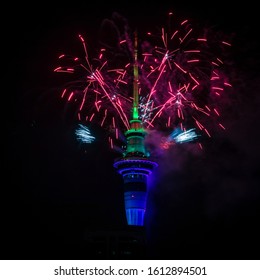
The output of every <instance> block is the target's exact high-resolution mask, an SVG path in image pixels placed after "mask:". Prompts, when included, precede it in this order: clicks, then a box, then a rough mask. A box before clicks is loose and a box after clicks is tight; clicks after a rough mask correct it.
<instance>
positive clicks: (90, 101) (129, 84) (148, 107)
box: [54, 13, 232, 148]
mask: <svg viewBox="0 0 260 280" xmlns="http://www.w3.org/2000/svg"><path fill="white" fill-rule="evenodd" d="M168 16H169V17H170V19H171V20H170V22H173V23H172V24H171V25H170V26H169V27H168V29H166V28H165V27H162V28H161V29H160V30H158V31H156V32H153V33H152V32H147V33H146V34H145V35H144V36H143V37H141V36H140V35H139V34H138V57H137V63H138V83H137V84H138V94H139V100H138V112H139V119H140V121H141V123H142V126H143V127H144V129H145V130H146V131H147V132H148V133H149V130H151V129H152V130H159V131H161V132H163V133H165V134H166V135H168V136H167V137H168V138H166V139H167V141H166V142H167V143H173V142H175V143H184V142H190V141H193V140H194V139H197V138H198V134H199V135H201V136H203V135H205V136H208V137H211V135H212V133H211V129H212V130H214V128H213V127H214V126H216V127H219V128H220V129H225V126H224V125H223V123H222V122H221V121H220V120H221V106H220V104H221V99H223V98H226V94H227V93H226V92H227V91H228V90H230V88H231V87H232V85H231V83H230V82H229V80H228V78H227V76H226V75H225V63H224V58H222V57H221V55H222V54H224V53H226V51H228V49H229V48H230V47H231V44H230V43H229V42H227V41H225V40H222V39H221V40H220V39H219V38H216V37H218V36H214V34H213V33H212V32H210V31H207V32H206V31H205V30H200V29H199V30H196V28H194V27H193V26H192V24H191V22H190V21H189V20H183V21H180V22H175V21H173V20H172V19H173V18H172V17H173V14H172V13H169V15H168ZM105 23H106V24H110V25H111V27H112V29H114V30H115V31H116V32H115V34H117V38H116V39H115V41H114V42H113V43H111V42H110V44H109V43H107V42H106V41H104V40H103V41H101V44H100V45H101V46H100V49H99V50H97V53H96V56H95V57H93V58H91V57H90V56H89V53H88V46H87V44H86V41H85V39H84V38H83V36H81V35H79V40H80V42H81V44H82V50H83V51H84V54H83V58H79V57H74V56H71V55H61V56H60V57H59V59H60V62H61V66H59V67H57V68H56V69H55V70H54V71H55V72H66V73H69V74H71V75H72V77H73V79H72V80H73V82H70V83H69V86H68V87H66V88H65V89H64V90H63V92H62V98H66V99H67V102H69V103H73V104H74V105H76V115H77V118H78V121H80V122H86V123H90V122H95V123H97V124H98V125H100V126H101V127H102V128H104V129H105V131H107V133H108V141H109V144H110V146H111V148H114V147H115V146H116V143H117V142H119V141H120V139H122V137H120V135H123V134H124V132H125V131H127V130H128V129H129V128H130V121H129V120H130V119H131V117H130V116H131V115H132V108H133V107H132V104H133V96H132V92H133V79H134V77H133V76H134V75H133V73H134V46H133V45H134V35H133V34H134V32H131V29H130V28H129V26H127V25H126V24H124V26H123V28H122V27H120V26H118V25H117V24H116V23H115V22H113V21H112V20H109V21H108V20H107V21H106V22H105ZM196 131H199V133H196ZM173 132H175V133H176V132H178V133H177V134H173ZM87 139H88V138H87Z"/></svg>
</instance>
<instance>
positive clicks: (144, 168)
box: [114, 34, 157, 226]
mask: <svg viewBox="0 0 260 280" xmlns="http://www.w3.org/2000/svg"><path fill="white" fill-rule="evenodd" d="M133 71H134V79H133V107H132V118H131V120H130V129H128V130H127V131H126V132H125V136H126V139H127V145H126V150H125V152H124V154H123V157H121V158H120V159H117V160H116V161H115V163H114V167H115V169H116V170H117V172H118V173H119V174H121V176H122V177H123V182H124V200H125V211H126V218H127V223H128V225H131V226H143V225H144V216H145V211H146V200H147V188H148V176H149V175H150V174H151V173H152V171H153V169H154V168H155V167H156V166H157V163H156V162H154V161H152V160H150V159H149V153H148V152H147V151H146V147H145V143H144V140H145V136H146V131H145V129H144V127H143V124H142V121H141V120H140V119H139V112H138V107H139V92H138V63H137V36H136V34H135V47H134V66H133Z"/></svg>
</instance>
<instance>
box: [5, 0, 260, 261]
mask: <svg viewBox="0 0 260 280" xmlns="http://www.w3.org/2000/svg"><path fill="white" fill-rule="evenodd" d="M77 2H80V3H77ZM108 2H109V4H108V3H106V4H98V5H97V4H95V3H94V6H89V5H88V1H73V2H69V3H68V4H64V3H62V4H61V5H60V6H55V7H54V6H53V4H46V2H43V3H38V2H37V3H36V2H35V4H33V5H32V4H30V5H29V4H28V5H26V4H20V6H16V7H15V9H14V7H10V8H9V9H7V8H6V12H7V13H8V16H9V19H10V21H9V22H6V23H5V24H3V25H2V28H3V29H5V32H3V34H4V35H3V36H5V40H4V41H5V43H4V47H5V48H6V51H7V52H5V53H2V56H3V57H4V60H6V58H7V63H5V65H4V66H3V65H2V67H3V68H4V70H5V73H4V76H3V77H4V80H3V83H2V86H4V90H2V95H4V96H5V97H6V99H4V100H5V101H4V103H3V107H2V109H3V112H5V113H4V117H3V118H2V123H4V124H5V126H6V128H5V130H4V131H2V133H3V134H2V135H3V136H2V138H4V141H6V144H4V145H3V146H2V150H3V152H4V157H5V160H4V162H3V165H4V174H3V175H4V176H3V179H2V190H4V194H6V195H4V196H2V202H3V203H2V205H3V210H2V211H1V214H2V216H3V219H2V227H1V228H2V229H1V232H2V234H3V239H2V242H3V243H5V246H4V247H5V248H6V249H4V250H1V259H55V258H58V259H64V258H65V259H85V258H91V256H89V255H87V257H86V255H84V251H83V249H82V248H83V246H82V243H83V240H84V235H85V234H86V232H88V231H90V232H93V231H103V232H106V231H110V230H111V231H113V230H114V231H116V230H127V227H126V221H125V216H124V201H123V188H122V180H121V178H120V176H119V175H118V174H117V173H116V171H115V170H114V168H113V161H114V159H115V154H114V153H113V152H111V151H110V150H109V149H108V147H107V145H106V143H104V142H103V141H97V142H96V143H93V144H91V145H92V146H87V147H86V145H82V144H81V143H79V142H78V141H77V140H76V138H75V134H74V130H75V128H76V125H77V123H76V121H75V119H73V118H72V116H71V114H70V113H69V112H68V111H67V110H66V106H65V104H64V103H63V102H62V101H61V99H60V92H61V88H62V87H63V84H62V83H63V82H64V80H63V78H62V77H61V76H59V74H57V73H54V72H53V69H54V68H55V67H56V66H57V63H58V61H57V56H58V55H59V54H60V53H61V52H66V51H69V50H70V49H73V50H75V52H74V53H76V52H77V48H79V45H78V38H77V35H78V34H84V35H85V36H86V37H87V38H90V39H91V40H92V41H93V43H94V44H95V43H96V42H97V40H96V37H97V34H98V31H99V28H100V26H101V22H102V21H103V20H104V19H105V18H111V16H112V14H113V12H117V13H119V14H121V15H122V16H124V17H125V18H126V19H127V20H128V21H129V25H130V26H132V27H133V29H134V28H135V27H137V28H138V29H140V30H144V31H146V30H147V29H149V28H150V27H152V28H153V27H155V26H156V25H158V26H160V25H163V24H164V23H165V22H164V20H165V15H167V13H168V12H169V11H173V12H174V13H176V14H177V16H178V17H180V18H191V19H192V20H193V21H195V22H196V21H197V22H199V23H200V24H202V25H204V23H205V25H206V26H213V27H214V28H216V29H217V30H220V31H222V32H223V33H225V34H230V38H232V43H233V51H232V55H231V60H232V65H231V68H232V71H231V72H230V76H231V81H232V84H233V88H234V93H233V94H234V95H233V96H232V97H231V99H230V100H229V102H230V104H229V106H227V107H228V110H227V111H226V112H224V115H225V122H226V127H227V129H226V130H225V132H221V133H219V134H216V135H214V137H212V138H210V139H208V140H207V141H205V143H204V150H203V152H197V151H194V149H193V147H192V145H186V146H185V145H180V146H178V147H176V149H174V150H171V151H169V153H168V154H166V155H164V156H163V158H161V159H159V160H158V161H159V170H158V171H156V173H155V176H154V177H155V179H154V180H155V184H154V186H153V188H152V189H151V190H150V192H149V196H148V209H147V226H146V229H145V231H146V235H147V244H148V251H149V254H148V255H147V256H146V258H155V259H259V258H260V257H259V255H260V253H259V252H260V238H259V236H260V231H259V229H258V226H259V218H260V207H259V203H260V195H259V188H260V180H259V179H260V172H259V171H260V170H259V150H260V149H259V120H260V110H259V108H260V103H259V101H260V95H259V94H260V87H259V81H260V80H259V45H258V42H257V41H258V38H257V28H258V27H259V23H258V21H257V20H256V10H257V9H256V7H254V4H250V5H249V2H248V1H246V2H245V3H243V6H242V5H241V6H234V7H233V8H232V7H225V4H223V3H222V4H221V3H219V4H215V5H216V6H213V4H212V2H209V3H208V4H206V5H205V4H204V5H202V4H196V5H195V4H194V3H193V4H187V3H186V2H183V3H182V4H181V3H179V2H176V1H172V4H169V2H170V1H158V3H154V4H148V1H147V2H143V1H138V4H136V3H135V2H131V1H127V2H126V3H116V2H114V1H108ZM122 2H124V1H122ZM140 2H141V3H140ZM164 2H165V3H166V4H163V3H164ZM223 2H224V1H223ZM237 5H238V4H237ZM6 53H7V55H5V54H6ZM98 133H99V134H100V137H102V131H99V132H98ZM6 135H7V138H6Z"/></svg>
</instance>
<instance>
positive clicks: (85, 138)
mask: <svg viewBox="0 0 260 280" xmlns="http://www.w3.org/2000/svg"><path fill="white" fill-rule="evenodd" d="M78 126H79V127H78V128H77V129H76V130H75V134H76V136H77V139H78V140H79V141H80V142H82V143H92V142H93V141H94V140H95V137H94V136H93V135H91V132H90V130H89V128H88V127H86V126H85V125H83V124H79V125H78Z"/></svg>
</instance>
